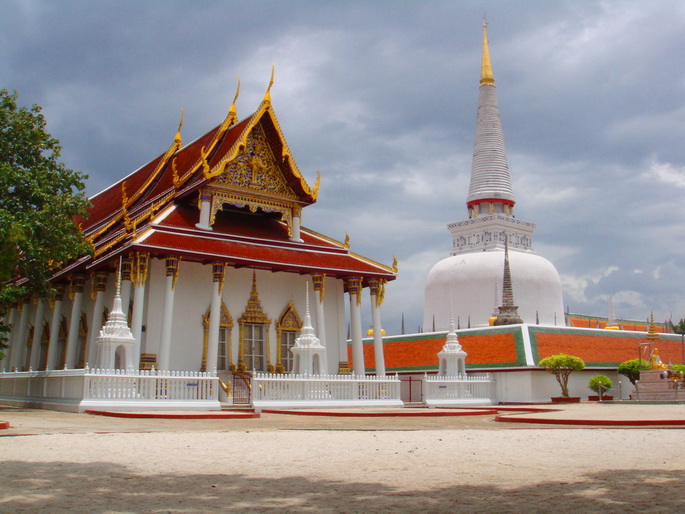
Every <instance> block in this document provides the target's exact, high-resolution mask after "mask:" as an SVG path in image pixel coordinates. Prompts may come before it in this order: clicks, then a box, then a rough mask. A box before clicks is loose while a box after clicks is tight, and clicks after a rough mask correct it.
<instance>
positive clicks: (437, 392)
mask: <svg viewBox="0 0 685 514" xmlns="http://www.w3.org/2000/svg"><path fill="white" fill-rule="evenodd" d="M494 386H495V381H494V379H493V377H492V375H490V374H489V373H479V374H468V375H459V376H454V377H450V376H440V375H424V377H423V403H424V404H425V405H426V406H427V407H441V406H457V405H492V404H493V403H496V402H495V399H494V397H495V387H494Z"/></svg>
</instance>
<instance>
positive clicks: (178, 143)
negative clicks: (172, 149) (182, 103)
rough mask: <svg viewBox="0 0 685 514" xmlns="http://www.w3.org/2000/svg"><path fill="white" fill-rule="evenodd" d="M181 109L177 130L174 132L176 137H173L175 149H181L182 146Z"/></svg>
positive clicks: (182, 114)
mask: <svg viewBox="0 0 685 514" xmlns="http://www.w3.org/2000/svg"><path fill="white" fill-rule="evenodd" d="M183 117H184V112H183V107H181V121H179V122H178V130H177V131H176V137H174V143H176V148H181V147H182V146H183V139H181V127H183Z"/></svg>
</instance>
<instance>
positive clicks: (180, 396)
mask: <svg viewBox="0 0 685 514" xmlns="http://www.w3.org/2000/svg"><path fill="white" fill-rule="evenodd" d="M218 395H219V379H218V378H217V376H216V374H215V373H205V372H197V371H159V370H154V369H153V370H111V369H89V368H85V369H64V370H51V371H15V372H4V371H3V372H0V400H2V401H3V402H5V403H9V404H14V405H31V406H37V407H47V408H51V409H57V410H63V411H70V412H84V411H86V410H89V409H90V410H94V409H99V410H108V409H109V410H112V409H115V410H157V409H170V408H177V409H199V410H219V409H220V408H221V405H220V403H219V399H218Z"/></svg>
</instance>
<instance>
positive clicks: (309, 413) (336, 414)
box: [262, 409, 497, 418]
mask: <svg viewBox="0 0 685 514" xmlns="http://www.w3.org/2000/svg"><path fill="white" fill-rule="evenodd" d="M262 412H265V413H269V414H292V415H293V416H333V417H341V418H381V417H385V418H403V417H443V416H483V415H486V414H487V415H490V414H497V410H496V409H483V410H469V411H468V412H434V411H427V412H322V411H292V410H271V409H264V410H262Z"/></svg>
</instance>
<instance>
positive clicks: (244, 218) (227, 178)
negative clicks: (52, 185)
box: [0, 74, 396, 378]
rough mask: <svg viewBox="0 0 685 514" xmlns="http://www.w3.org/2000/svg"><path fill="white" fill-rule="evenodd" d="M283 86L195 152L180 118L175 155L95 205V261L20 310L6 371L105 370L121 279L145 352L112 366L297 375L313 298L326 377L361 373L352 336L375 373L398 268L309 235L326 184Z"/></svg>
mask: <svg viewBox="0 0 685 514" xmlns="http://www.w3.org/2000/svg"><path fill="white" fill-rule="evenodd" d="M272 84H273V74H272V80H271V83H270V84H269V87H268V89H267V91H266V93H265V95H264V98H263V101H262V102H261V104H260V105H259V106H258V107H257V109H256V111H254V112H253V113H252V114H250V115H249V116H247V117H245V118H243V119H239V118H238V116H237V112H236V100H237V98H238V93H236V95H235V99H234V101H233V103H232V105H231V106H230V109H229V111H228V113H227V115H226V116H225V118H224V119H223V121H221V123H220V124H219V125H217V126H216V127H214V128H212V129H211V130H209V131H208V132H206V133H205V134H203V135H201V136H200V137H198V138H196V139H195V140H194V141H192V142H190V143H187V144H186V143H184V142H183V140H182V136H181V128H182V124H183V119H182V118H181V123H180V125H179V128H178V131H177V132H176V136H175V137H174V139H173V141H172V142H171V144H170V146H169V147H168V148H167V149H166V150H165V151H163V152H162V153H161V154H160V155H159V156H158V157H155V158H154V159H152V160H151V161H150V162H148V163H147V164H145V165H143V166H141V167H140V168H138V169H137V170H135V171H133V172H132V173H130V174H128V175H127V176H125V178H123V179H121V180H119V181H117V182H116V183H114V184H112V185H111V186H110V187H108V188H107V189H105V190H104V191H102V192H100V193H98V194H96V195H95V196H94V197H92V198H91V202H92V208H91V209H90V216H89V217H88V218H87V219H84V220H80V223H81V227H82V230H83V232H84V234H85V235H86V237H87V238H88V240H89V241H90V242H91V243H92V246H93V249H94V252H93V256H83V257H81V258H79V259H77V260H75V261H74V262H70V263H68V264H66V265H65V266H64V267H63V268H61V269H59V270H58V271H57V272H56V273H55V275H54V276H53V277H52V283H53V284H54V287H55V288H56V289H57V296H56V297H55V298H54V300H53V301H51V302H48V301H47V300H45V299H39V298H27V299H26V301H25V302H24V303H22V304H21V305H17V306H15V307H14V308H13V309H12V310H11V313H10V316H9V318H10V321H11V322H12V325H13V330H12V333H11V334H10V348H9V350H8V352H7V356H6V357H5V359H4V360H3V361H2V362H0V368H1V369H4V370H19V371H22V370H29V369H31V370H55V369H59V370H61V369H78V368H84V367H86V366H89V367H91V368H93V367H98V366H99V364H101V362H100V360H101V359H99V357H98V351H97V347H96V344H95V343H96V339H97V336H98V333H99V332H100V329H101V328H102V327H103V325H105V321H107V318H108V308H111V306H112V305H113V299H114V297H115V292H116V289H117V288H116V280H115V276H116V273H117V272H118V271H119V267H120V271H121V287H120V295H119V296H118V297H117V298H118V301H119V302H120V304H121V305H122V306H123V308H122V312H123V313H124V315H125V319H126V323H127V324H128V326H130V329H131V333H132V336H133V339H134V340H135V343H134V344H132V345H130V347H125V346H121V348H119V349H118V350H117V351H118V352H119V353H118V354H117V358H116V359H114V358H111V359H109V361H108V367H109V363H113V364H112V365H116V366H117V367H124V366H125V364H124V363H126V362H132V363H133V366H134V368H143V369H150V368H152V367H154V368H155V369H157V370H188V371H209V372H213V371H214V370H216V371H217V372H218V374H219V376H220V377H224V378H226V377H228V376H230V375H232V374H247V375H249V374H251V373H252V372H253V371H260V372H267V371H268V372H275V373H284V372H288V371H290V370H291V368H292V366H293V353H292V352H291V351H290V349H291V348H292V347H293V345H294V344H295V341H296V339H297V338H298V336H299V335H300V331H301V329H302V328H303V318H304V313H305V296H306V294H307V287H309V288H311V290H312V291H313V295H312V296H313V298H312V318H313V319H312V325H313V327H310V328H311V329H313V330H315V331H316V336H317V337H318V340H319V342H320V346H321V347H322V348H325V352H323V351H322V352H321V355H325V358H326V359H327V360H326V362H321V363H320V367H321V368H322V369H327V370H328V371H329V373H338V372H340V373H343V374H344V373H350V372H351V371H353V370H352V369H351V366H350V363H349V360H348V349H347V346H348V342H347V333H348V326H349V327H350V330H351V340H352V343H351V347H352V349H353V351H352V353H353V355H354V371H356V372H357V373H358V374H362V375H363V374H364V368H365V366H364V356H363V352H362V328H361V314H360V305H361V297H362V295H364V294H370V295H371V300H372V301H371V308H372V311H373V312H372V316H373V319H374V320H375V323H376V324H377V326H376V327H375V328H377V332H378V334H380V333H381V330H382V329H381V326H380V320H381V316H380V308H381V304H382V300H383V294H384V287H385V284H386V283H387V282H388V281H390V280H394V279H395V274H396V268H394V267H392V266H387V265H384V264H381V263H378V262H375V261H373V260H370V259H367V258H365V257H363V256H361V255H359V254H356V253H354V252H353V251H352V250H351V248H350V247H349V246H350V245H349V242H348V241H344V242H341V241H337V240H335V239H333V238H331V237H328V236H325V235H323V234H319V233H317V232H314V231H312V230H308V229H307V228H306V227H305V226H304V221H303V220H304V212H305V210H306V207H308V206H310V205H312V204H313V203H315V202H316V200H317V195H318V190H319V181H320V177H318V178H317V180H316V183H315V184H314V185H313V186H311V185H310V184H309V183H308V182H307V181H306V180H305V178H304V176H303V175H302V173H301V172H300V170H299V169H298V167H297V164H296V163H295V159H294V157H293V155H292V154H291V151H290V149H289V147H288V144H287V143H286V139H285V136H284V134H283V132H282V130H281V127H280V125H279V122H278V119H277V117H276V114H275V112H274V109H273V106H272V104H271V95H270V90H271V85H272ZM238 92H239V87H238ZM120 262H121V265H119V263H120ZM379 341H380V336H379ZM379 350H380V351H381V353H382V346H381V347H380V349H379ZM131 353H132V355H131ZM379 357H380V359H381V360H382V355H378V356H377V357H376V358H377V360H378V358H379ZM115 360H116V362H114V361H115Z"/></svg>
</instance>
